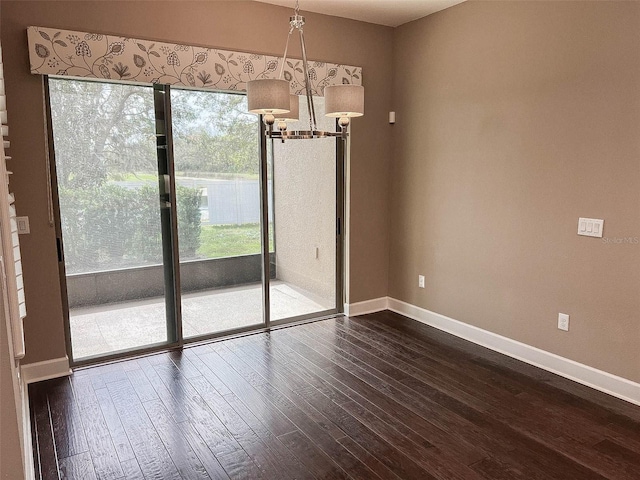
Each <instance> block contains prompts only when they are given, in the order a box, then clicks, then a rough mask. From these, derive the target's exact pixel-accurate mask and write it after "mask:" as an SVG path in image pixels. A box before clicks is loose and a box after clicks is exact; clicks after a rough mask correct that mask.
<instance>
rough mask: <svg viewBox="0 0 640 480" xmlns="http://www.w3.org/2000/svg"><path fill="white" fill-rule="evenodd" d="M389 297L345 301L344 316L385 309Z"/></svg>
mask: <svg viewBox="0 0 640 480" xmlns="http://www.w3.org/2000/svg"><path fill="white" fill-rule="evenodd" d="M388 304H389V297H380V298H374V299H372V300H365V301H364V302H356V303H345V304H344V314H345V315H346V316H355V315H365V314H367V313H374V312H379V311H381V310H387V307H388Z"/></svg>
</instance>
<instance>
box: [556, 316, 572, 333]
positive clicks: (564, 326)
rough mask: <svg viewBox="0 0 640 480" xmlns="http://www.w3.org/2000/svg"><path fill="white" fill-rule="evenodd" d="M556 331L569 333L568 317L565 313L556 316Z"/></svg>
mask: <svg viewBox="0 0 640 480" xmlns="http://www.w3.org/2000/svg"><path fill="white" fill-rule="evenodd" d="M558 330H564V331H565V332H568V331H569V315H567V314H566V313H559V314H558Z"/></svg>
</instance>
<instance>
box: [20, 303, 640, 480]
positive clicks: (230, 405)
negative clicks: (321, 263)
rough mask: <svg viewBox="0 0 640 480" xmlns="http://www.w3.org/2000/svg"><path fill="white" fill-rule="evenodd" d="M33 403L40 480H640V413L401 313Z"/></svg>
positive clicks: (35, 398) (98, 377)
mask: <svg viewBox="0 0 640 480" xmlns="http://www.w3.org/2000/svg"><path fill="white" fill-rule="evenodd" d="M29 393H30V404H31V415H32V435H33V438H34V461H35V464H36V471H37V478H38V479H41V480H50V479H59V478H69V479H82V480H91V479H98V480H110V479H278V480H279V479H314V478H316V479H365V480H371V479H393V480H397V479H419V480H428V479H440V480H450V479H492V480H493V479H545V480H548V479H563V480H564V479H580V480H587V479H602V478H608V479H624V480H630V479H640V407H636V406H633V405H631V404H628V403H626V402H623V401H621V400H617V399H615V398H613V397H610V396H608V395H605V394H602V393H599V392H596V391H594V390H591V389H589V388H587V387H584V386H582V385H579V384H576V383H573V382H571V381H568V380H566V379H563V378H561V377H558V376H555V375H553V374H550V373H548V372H545V371H542V370H540V369H537V368H535V367H532V366H529V365H526V364H523V363H521V362H518V361H516V360H513V359H511V358H508V357H505V356H502V355H500V354H497V353H495V352H492V351H489V350H487V349H484V348H482V347H479V346H477V345H474V344H471V343H469V342H466V341H464V340H461V339H458V338H456V337H453V336H451V335H448V334H445V333H443V332H440V331H438V330H435V329H433V328H429V327H426V326H424V325H421V324H419V323H417V322H414V321H412V320H409V319H406V318H404V317H402V316H400V315H396V314H394V313H390V312H380V313H376V314H371V315H366V316H363V317H358V318H337V319H331V320H323V321H319V322H315V323H309V324H305V325H300V326H294V327H290V328H285V329H279V330H274V331H272V332H271V333H259V334H254V335H249V336H245V337H241V338H236V339H231V340H224V341H218V342H215V343H211V344H207V345H204V346H203V345H201V346H197V347H191V348H186V349H184V351H182V352H171V353H163V354H158V355H152V356H148V357H144V358H138V359H133V360H126V361H122V362H118V363H113V364H108V365H102V366H98V367H92V368H87V369H83V370H79V371H77V372H75V373H74V374H73V375H72V376H71V377H68V378H63V379H56V380H50V381H46V382H42V383H39V384H34V385H31V387H30V389H29Z"/></svg>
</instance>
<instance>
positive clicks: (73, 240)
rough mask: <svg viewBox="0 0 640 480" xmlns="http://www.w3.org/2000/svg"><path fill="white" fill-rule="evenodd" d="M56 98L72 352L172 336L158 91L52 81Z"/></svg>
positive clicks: (105, 350)
mask: <svg viewBox="0 0 640 480" xmlns="http://www.w3.org/2000/svg"><path fill="white" fill-rule="evenodd" d="M49 98H50V107H51V127H52V133H53V142H54V145H55V167H56V179H57V185H58V191H57V193H58V200H59V202H58V204H59V217H60V226H61V229H62V232H61V233H62V238H63V239H64V264H65V271H66V289H67V304H68V310H69V330H70V337H71V343H72V351H73V358H74V359H83V358H88V357H95V356H104V355H108V354H112V353H114V352H118V351H122V350H130V349H135V348H140V347H146V346H149V345H154V344H164V343H167V341H168V340H169V337H170V335H169V333H168V330H167V324H168V323H171V322H173V319H171V318H169V319H167V315H166V312H167V308H166V298H167V297H166V295H165V275H164V270H163V267H162V264H163V234H162V232H163V228H162V221H161V207H163V205H161V203H160V194H161V192H160V182H159V177H158V159H157V155H156V141H155V139H156V124H155V114H154V92H153V88H151V87H141V86H132V85H120V84H108V83H98V82H79V81H69V80H50V82H49ZM167 320H169V322H168V321H167Z"/></svg>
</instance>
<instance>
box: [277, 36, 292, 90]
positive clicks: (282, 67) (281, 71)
mask: <svg viewBox="0 0 640 480" xmlns="http://www.w3.org/2000/svg"><path fill="white" fill-rule="evenodd" d="M293 30H294V27H293V25H292V26H291V28H290V29H289V35H287V43H285V45H284V56H283V57H282V65H280V75H278V78H279V79H282V74H283V73H284V66H285V64H286V63H287V52H288V51H289V40H291V34H292V33H293Z"/></svg>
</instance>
